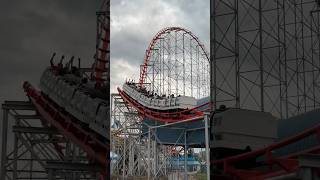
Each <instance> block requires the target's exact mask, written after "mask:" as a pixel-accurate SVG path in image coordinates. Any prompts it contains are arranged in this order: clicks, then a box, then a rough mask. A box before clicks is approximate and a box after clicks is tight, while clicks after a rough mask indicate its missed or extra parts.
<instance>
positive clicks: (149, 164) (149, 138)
mask: <svg viewBox="0 0 320 180" xmlns="http://www.w3.org/2000/svg"><path fill="white" fill-rule="evenodd" d="M150 130H151V129H150V128H149V130H148V170H147V173H148V180H150V171H151V169H150V167H151V163H150V158H151V152H150V151H151V149H150V141H151V134H150V133H151V132H150Z"/></svg>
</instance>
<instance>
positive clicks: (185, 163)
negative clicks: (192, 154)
mask: <svg viewBox="0 0 320 180" xmlns="http://www.w3.org/2000/svg"><path fill="white" fill-rule="evenodd" d="M187 159H188V147H187V131H184V180H188V169H187V166H188V164H187Z"/></svg>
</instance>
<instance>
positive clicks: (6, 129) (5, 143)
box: [0, 106, 8, 179]
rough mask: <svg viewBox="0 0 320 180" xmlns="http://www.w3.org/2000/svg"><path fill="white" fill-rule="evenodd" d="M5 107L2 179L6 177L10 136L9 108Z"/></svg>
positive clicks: (0, 177)
mask: <svg viewBox="0 0 320 180" xmlns="http://www.w3.org/2000/svg"><path fill="white" fill-rule="evenodd" d="M2 108H3V118H2V141H1V144H2V148H1V176H0V179H5V176H6V164H7V138H8V109H6V108H4V107H3V106H2Z"/></svg>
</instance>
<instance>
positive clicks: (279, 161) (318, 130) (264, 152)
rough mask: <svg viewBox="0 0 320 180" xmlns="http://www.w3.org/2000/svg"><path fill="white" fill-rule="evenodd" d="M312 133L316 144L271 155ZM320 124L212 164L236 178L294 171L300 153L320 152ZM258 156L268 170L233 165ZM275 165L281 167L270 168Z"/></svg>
mask: <svg viewBox="0 0 320 180" xmlns="http://www.w3.org/2000/svg"><path fill="white" fill-rule="evenodd" d="M312 135H316V136H317V137H318V145H316V146H314V147H312V148H310V149H306V150H304V151H301V152H295V153H293V154H289V155H286V156H280V157H276V156H275V155H273V151H275V150H277V149H279V148H282V147H285V146H287V145H290V144H293V143H295V142H298V141H300V140H302V139H304V138H307V137H310V136H312ZM319 135H320V124H319V125H317V126H315V127H313V128H310V129H307V130H305V131H303V132H301V133H299V134H296V135H294V136H291V137H288V138H287V139H284V140H282V141H279V142H276V143H274V144H271V145H270V146H268V147H265V148H262V149H259V150H256V151H252V152H248V153H244V154H240V155H237V156H232V157H228V158H224V159H222V160H216V161H213V162H212V163H213V165H215V166H221V167H223V171H224V173H226V174H231V175H233V176H234V177H236V178H238V179H250V180H251V179H252V180H259V179H265V178H270V177H276V176H279V175H285V174H288V173H292V172H296V171H297V170H298V169H299V161H298V159H297V157H298V156H299V155H302V154H319V153H320V143H319V142H320V139H319V137H320V136H319ZM258 156H264V157H265V159H266V160H265V161H263V165H266V166H269V169H270V170H269V171H265V172H263V171H255V170H243V169H237V168H235V167H233V164H235V163H239V162H243V161H246V160H248V159H250V158H255V157H258ZM275 165H278V166H279V167H281V170H272V167H274V166H275Z"/></svg>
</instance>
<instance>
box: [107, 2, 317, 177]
mask: <svg viewBox="0 0 320 180" xmlns="http://www.w3.org/2000/svg"><path fill="white" fill-rule="evenodd" d="M263 2H264V3H262V1H260V2H259V3H257V4H255V3H253V2H252V4H251V5H252V6H249V5H248V4H250V3H247V4H246V3H240V2H238V1H235V2H224V1H213V2H212V1H211V3H212V5H214V7H213V8H212V12H213V14H211V23H212V24H213V28H212V30H213V32H215V33H214V34H212V37H211V38H212V39H213V41H212V42H211V45H212V47H211V48H212V49H211V53H214V54H212V55H211V58H212V59H211V60H210V58H209V54H208V53H207V52H206V50H205V47H204V46H203V44H202V43H201V42H200V41H199V39H198V38H197V37H196V36H195V35H193V34H192V33H191V32H190V31H188V30H186V29H184V28H181V27H168V28H165V29H163V30H161V31H159V32H158V33H157V34H156V35H155V36H154V37H153V39H152V40H151V42H150V44H149V46H148V48H147V50H146V54H145V56H144V61H143V64H142V65H141V67H140V78H139V80H138V81H137V82H135V81H134V80H126V81H125V82H124V84H123V86H122V87H119V88H118V92H119V94H113V98H112V103H113V105H112V108H113V110H112V111H113V112H112V120H113V127H112V136H113V138H112V139H114V140H113V141H112V142H111V147H112V148H111V150H112V151H113V152H115V153H117V154H118V155H119V158H118V159H117V160H115V162H114V163H113V164H112V165H111V166H113V167H112V168H111V169H112V173H113V174H119V175H121V176H122V177H123V178H125V177H135V176H144V175H145V176H147V177H148V178H151V179H156V178H159V177H162V176H169V175H170V173H172V172H173V171H174V170H173V169H174V168H173V167H172V164H171V163H170V157H172V156H173V154H172V149H176V148H177V147H180V148H178V149H180V156H181V155H184V156H185V159H187V158H186V157H187V156H188V154H187V152H188V149H190V148H197V147H198V148H203V147H205V144H206V141H205V122H206V121H205V119H208V120H209V121H210V124H209V126H210V130H209V131H210V156H211V163H209V162H207V166H208V165H209V164H210V166H211V172H210V174H211V176H210V178H213V179H272V178H278V179H285V178H289V179H290V178H298V179H299V178H300V179H316V178H317V177H319V174H318V170H319V169H318V168H319V162H318V161H317V160H319V156H318V153H319V139H318V132H319V120H318V119H319V114H318V110H317V107H318V104H317V98H318V92H316V90H315V89H314V90H313V91H312V87H313V86H314V85H315V78H316V77H318V74H314V73H316V72H317V71H318V65H317V64H316V63H312V64H309V65H308V66H310V68H313V69H315V70H314V71H310V72H309V71H308V70H307V69H308V68H306V67H304V69H301V70H300V68H301V66H299V63H297V64H295V68H297V69H299V70H298V72H297V71H295V70H294V69H292V67H289V65H287V64H285V63H289V62H291V61H290V59H289V58H288V56H290V55H287V57H285V59H282V55H283V54H282V53H284V52H288V51H291V50H293V51H296V52H299V53H300V50H299V49H298V45H297V46H295V47H290V48H287V49H282V45H283V44H281V43H283V41H284V40H283V39H281V38H282V37H281V36H280V33H284V39H290V38H292V37H290V36H289V34H290V33H291V32H289V31H290V30H284V32H282V31H281V30H283V28H284V27H286V28H288V27H289V26H291V25H292V24H290V23H286V22H283V21H285V20H284V19H286V20H287V17H286V16H285V13H284V12H283V11H284V9H282V8H285V7H287V8H292V9H295V8H297V7H294V6H293V5H292V2H289V1H288V2H287V1H285V2H278V1H277V2H278V3H276V2H273V3H270V2H267V1H263ZM238 3H239V4H238ZM268 3H269V5H270V6H267V5H266V4H268ZM240 4H241V6H244V7H242V8H244V9H250V8H253V6H255V5H257V6H258V5H259V4H260V7H259V6H258V7H259V8H260V9H259V8H257V9H258V10H257V9H255V10H256V11H257V13H260V15H261V17H262V18H260V19H259V21H261V22H262V21H263V20H265V19H263V18H265V17H267V16H268V15H269V14H267V12H270V13H274V14H277V13H278V15H279V16H280V15H281V13H283V17H284V19H273V21H274V23H275V25H274V26H272V25H271V24H268V23H266V24H258V23H257V22H255V21H254V20H252V19H251V21H253V22H251V23H252V24H254V23H257V27H258V28H259V27H260V28H261V27H262V25H264V27H268V28H271V30H273V28H275V26H276V27H278V28H279V31H272V32H273V33H275V36H273V35H272V34H268V33H267V31H258V30H259V29H254V28H253V27H252V29H249V30H248V29H245V28H244V27H246V24H243V23H242V24H237V23H236V21H235V19H233V18H234V17H238V16H239V17H238V18H242V19H241V20H242V21H245V20H244V19H246V18H248V17H247V16H246V15H248V14H250V12H249V10H248V11H246V13H245V12H242V11H240V10H239V11H237V10H235V9H236V8H238V6H240ZM236 5H238V6H236ZM299 5H301V7H304V6H305V7H306V9H308V8H310V9H308V10H310V11H311V12H312V13H318V11H317V10H316V9H317V4H315V3H313V4H312V2H310V3H308V2H301V3H300V4H299ZM308 5H309V6H308ZM307 6H308V8H307ZM232 7H235V8H232ZM241 10H242V9H241ZM295 10H297V11H298V9H295ZM299 10H300V12H301V9H299ZM227 12H229V13H227ZM286 13H290V12H286ZM301 14H302V15H301V16H299V18H301V19H304V18H306V19H305V22H307V19H308V18H307V17H304V16H303V14H304V12H301ZM313 15H314V14H312V17H315V16H313ZM296 16H297V15H296ZM222 17H224V18H225V19H228V18H229V17H230V25H229V26H226V25H225V24H223V23H224V21H221V18H222ZM250 17H254V16H252V15H251V16H250ZM269 18H270V17H269ZM289 18H290V17H288V19H289ZM249 19H250V18H249ZM253 19H254V18H253ZM248 21H249V20H248ZM308 22H309V21H308ZM263 23H264V22H263ZM314 23H316V22H311V24H312V26H314ZM252 24H250V25H252ZM296 25H297V24H296ZM247 26H249V25H248V24H247ZM297 26H299V27H304V26H307V25H305V24H298V25H297ZM312 26H311V25H310V26H308V27H304V28H311V30H310V33H311V35H310V36H308V37H309V38H312V39H313V40H314V41H316V42H319V39H318V38H319V37H318V36H317V37H315V36H314V33H316V32H318V31H316V30H314V29H312ZM237 28H240V29H241V28H243V29H242V30H243V32H242V31H239V29H238V32H231V31H230V29H234V30H237ZM281 28H282V29H281ZM246 30H247V31H248V33H246V32H245V31H246ZM260 30H261V29H260ZM251 31H252V32H255V33H257V34H258V35H259V33H260V34H262V35H261V36H263V37H262V38H265V39H260V44H259V45H255V42H254V40H256V39H252V38H251V39H250V37H251V36H250V33H249V32H251ZM241 33H243V34H241ZM245 33H246V34H245ZM299 33H300V32H299ZM303 33H305V32H302V33H301V34H296V37H300V38H307V37H306V36H304V34H303ZM240 35H242V36H240ZM276 35H279V36H278V38H279V39H277V41H273V40H270V39H268V37H269V36H270V38H272V37H273V38H274V37H276ZM289 37H290V38H289ZM228 38H229V39H228ZM241 38H242V39H241ZM298 40H299V39H291V41H290V43H292V41H298ZM250 41H252V42H251V47H248V46H249V45H250ZM305 41H307V40H305ZM239 42H242V43H243V44H240V43H239ZM245 42H246V43H249V44H248V46H246V45H245ZM233 43H235V44H234V45H233ZM285 43H289V42H285ZM297 43H298V44H299V42H297ZM289 46H290V45H288V47H289ZM229 47H230V48H229ZM236 48H237V50H238V51H237V52H235V50H234V49H236ZM240 48H243V49H242V50H243V51H239V49H240ZM251 48H256V49H257V50H259V49H260V53H261V54H259V56H261V59H262V57H263V58H265V59H267V60H265V63H263V61H262V60H260V63H263V64H264V65H265V66H262V65H259V63H258V62H256V64H257V67H258V69H257V70H254V69H253V70H252V69H251V70H250V69H248V67H249V66H250V65H252V64H247V66H244V65H243V64H245V63H248V62H249V61H250V59H252V60H254V59H255V58H254V55H253V52H256V51H254V49H251ZM273 48H274V49H276V48H278V49H277V51H278V52H279V54H278V55H279V56H276V57H273V56H274V54H272V53H270V54H268V52H267V51H268V50H269V49H273ZM311 50H312V54H317V52H316V51H315V50H314V49H313V48H311ZM257 52H259V51H257ZM299 53H298V54H297V57H296V58H297V59H299V58H298V56H299V55H301V54H299ZM249 56H251V57H249ZM271 56H272V58H274V59H271V60H270V59H269V58H271ZM312 57H314V56H312ZM242 58H243V59H242ZM279 58H280V59H279ZM307 58H309V57H307V56H305V60H304V61H302V60H301V63H302V62H305V63H306V62H307V61H308V60H306V59H307ZM227 61H228V62H230V63H229V64H228V63H227ZM246 61H247V62H246ZM312 62H315V61H312ZM233 68H234V69H233ZM251 68H256V67H254V66H252V67H251ZM259 68H260V69H259ZM264 68H265V69H264ZM276 68H279V69H276ZM288 69H290V70H292V71H293V72H290V70H288ZM210 70H211V73H210ZM231 72H234V75H235V77H232V75H233V74H232V73H231ZM255 72H257V73H255ZM250 73H251V75H249V74H250ZM302 73H304V75H305V77H307V76H308V77H309V75H312V74H308V73H313V75H314V76H310V77H312V78H313V79H314V80H313V83H311V82H309V81H307V80H305V82H304V86H307V85H306V84H307V83H311V84H310V87H309V88H308V89H307V88H305V91H304V92H305V94H303V95H304V96H302V95H301V94H300V93H302V92H300V91H302V90H301V89H298V90H297V92H294V90H293V89H289V88H290V87H292V88H295V87H294V86H293V85H292V84H295V85H296V86H297V87H299V86H300V85H301V83H303V81H301V82H300V80H302V76H301V74H302ZM247 75H248V76H247ZM263 75H265V76H266V77H263ZM245 76H247V77H245ZM250 76H251V77H250ZM284 76H285V77H290V78H291V79H284V78H283V77H284ZM228 77H229V79H228ZM259 77H261V82H260V83H261V84H259V81H258V80H259ZM270 77H272V78H273V79H272V78H270ZM294 77H297V80H296V81H294V82H292V79H293V78H294ZM252 78H255V80H254V79H253V80H251V79H252ZM210 79H211V80H212V81H211V82H210ZM243 79H245V80H246V81H247V82H246V83H245V82H244V80H243ZM270 79H272V80H270ZM278 81H280V84H277V83H279V82H278ZM284 85H285V86H284ZM240 88H241V89H240ZM254 88H257V89H256V91H253V89H254ZM272 88H279V90H280V91H275V90H273V91H271V89H272ZM240 90H241V91H240ZM277 90H278V89H277ZM284 90H285V91H284ZM307 90H309V91H312V92H313V96H312V92H307ZM257 92H260V94H259V93H257ZM271 92H277V93H278V92H280V94H279V95H278V94H277V95H276V97H280V98H279V99H272V98H271V97H270V94H268V93H271ZM210 93H211V94H210ZM256 93H257V94H256ZM295 93H297V94H295ZM308 93H309V94H308ZM299 94H300V95H299ZM228 97H229V99H228ZM265 97H266V98H269V100H270V101H268V102H265V101H264V100H265V99H264V98H265ZM301 97H305V98H306V99H307V98H309V97H310V100H312V101H310V105H308V103H309V101H307V100H305V101H303V100H302V99H301ZM249 98H251V99H252V101H253V104H254V103H256V104H257V106H252V104H251V103H246V102H245V101H246V100H247V99H249ZM294 98H296V99H295V100H297V101H298V107H297V108H296V106H294V105H293V104H290V103H291V102H292V99H294ZM240 100H241V101H240ZM311 102H314V104H312V103H311ZM278 104H279V105H278ZM299 104H300V105H299ZM299 106H300V107H299ZM302 107H303V108H302ZM295 108H296V111H295V110H294V109H295ZM281 109H282V110H281ZM302 109H304V110H302ZM212 110H213V111H212ZM119 140H120V142H119ZM141 151H143V152H141ZM174 152H176V151H174ZM182 152H183V153H182ZM178 154H179V153H178ZM181 163H184V168H185V169H184V170H182V172H183V171H184V173H185V178H187V174H188V171H187V170H186V167H187V162H186V161H185V162H181ZM307 171H308V173H309V174H308V173H307Z"/></svg>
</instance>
